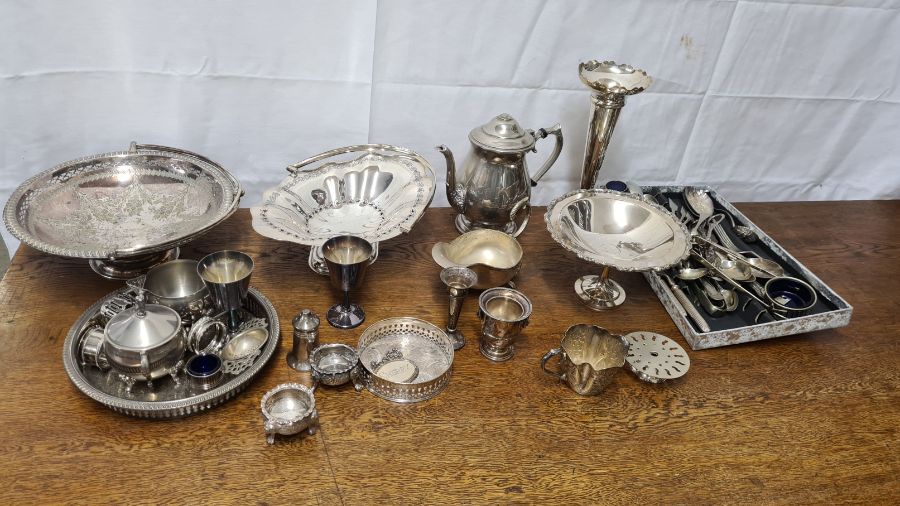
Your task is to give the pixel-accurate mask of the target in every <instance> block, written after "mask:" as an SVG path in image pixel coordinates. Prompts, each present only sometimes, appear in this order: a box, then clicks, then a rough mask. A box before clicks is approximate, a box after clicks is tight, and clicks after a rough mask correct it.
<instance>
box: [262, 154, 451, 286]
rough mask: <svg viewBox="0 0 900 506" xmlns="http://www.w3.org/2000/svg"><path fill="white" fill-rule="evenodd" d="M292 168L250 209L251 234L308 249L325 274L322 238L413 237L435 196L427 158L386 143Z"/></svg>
mask: <svg viewBox="0 0 900 506" xmlns="http://www.w3.org/2000/svg"><path fill="white" fill-rule="evenodd" d="M287 170H288V172H290V173H291V174H290V175H289V176H288V177H286V178H285V179H284V180H283V181H282V182H281V183H279V185H278V186H277V187H275V188H272V189H270V190H267V191H266V192H265V193H264V194H263V201H262V204H260V205H259V206H258V207H253V208H251V209H250V213H251V214H252V216H253V221H252V224H253V230H255V231H256V232H257V233H258V234H260V235H263V236H266V237H270V238H272V239H276V240H279V241H289V242H294V243H297V244H303V245H306V246H311V247H312V248H311V251H310V266H311V267H313V269H314V270H315V271H317V272H319V273H322V274H327V272H328V271H327V268H326V267H325V265H324V261H323V260H322V256H321V251H316V250H317V249H319V247H320V246H322V244H323V243H324V242H325V241H327V240H328V239H330V238H332V237H335V236H338V235H354V236H357V237H362V238H363V239H365V240H367V241H369V242H371V243H377V242H379V241H384V240H387V239H391V238H393V237H396V236H398V235H400V234H403V233H406V232H409V231H410V230H411V229H412V227H413V225H415V224H416V222H417V221H418V220H419V218H421V216H422V213H423V212H424V211H425V208H427V207H428V204H430V203H431V199H432V197H433V196H434V186H435V185H434V171H433V170H432V168H431V165H430V164H429V163H428V161H427V160H425V159H424V158H422V157H421V156H420V155H418V154H417V153H415V152H413V151H410V150H409V149H405V148H399V147H395V146H388V145H384V144H364V145H359V146H347V147H344V148H338V149H333V150H331V151H326V152H325V153H321V154H318V155H316V156H313V157H311V158H308V159H306V160H303V161H302V162H298V163H295V164H293V165H290V166H288V168H287ZM376 251H377V250H376ZM375 255H377V253H375Z"/></svg>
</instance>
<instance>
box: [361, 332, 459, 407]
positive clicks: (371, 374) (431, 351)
mask: <svg viewBox="0 0 900 506" xmlns="http://www.w3.org/2000/svg"><path fill="white" fill-rule="evenodd" d="M357 350H358V352H359V362H360V364H362V369H361V370H360V377H359V381H360V383H359V384H358V385H357V388H358V389H361V388H362V387H365V388H367V389H368V390H369V391H370V392H372V393H373V394H375V395H377V396H378V397H381V398H382V399H387V400H389V401H394V402H401V403H411V402H420V401H425V400H428V399H431V398H432V397H434V396H436V395H437V394H439V393H441V391H442V390H444V388H446V387H447V385H448V384H449V383H450V374H451V371H452V370H453V343H452V342H451V341H450V338H449V337H447V334H446V333H444V331H443V330H441V329H439V328H438V327H436V326H434V325H432V324H430V323H428V322H426V321H423V320H420V319H418V318H410V317H403V318H388V319H386V320H381V321H379V322H375V323H373V324H372V325H370V326H369V327H368V328H367V329H366V330H365V331H364V332H363V333H362V335H360V336H359V346H358V348H357Z"/></svg>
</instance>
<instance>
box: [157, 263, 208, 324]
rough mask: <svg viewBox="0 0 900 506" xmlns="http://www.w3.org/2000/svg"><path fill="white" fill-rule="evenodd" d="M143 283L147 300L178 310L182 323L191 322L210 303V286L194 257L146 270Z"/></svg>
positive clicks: (202, 313) (204, 310)
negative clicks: (205, 281)
mask: <svg viewBox="0 0 900 506" xmlns="http://www.w3.org/2000/svg"><path fill="white" fill-rule="evenodd" d="M142 286H143V287H144V290H146V291H147V300H148V301H149V302H151V303H154V304H162V305H163V306H167V307H170V308H172V309H174V310H175V311H177V312H178V314H179V316H181V320H182V322H183V323H187V324H189V323H192V322H194V321H196V320H197V319H198V318H200V317H201V316H203V315H204V314H207V313H208V312H209V310H210V309H211V306H212V298H211V296H210V294H209V289H207V288H206V284H205V283H204V282H203V278H201V277H200V275H199V274H197V261H196V260H172V261H170V262H166V263H163V264H160V265H157V266H155V267H153V268H152V269H150V270H149V271H147V274H146V278H144V280H143V283H142Z"/></svg>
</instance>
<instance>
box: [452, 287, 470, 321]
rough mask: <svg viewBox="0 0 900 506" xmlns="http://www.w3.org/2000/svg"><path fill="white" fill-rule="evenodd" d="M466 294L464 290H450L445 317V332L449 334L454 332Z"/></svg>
mask: <svg viewBox="0 0 900 506" xmlns="http://www.w3.org/2000/svg"><path fill="white" fill-rule="evenodd" d="M466 292H468V290H466V289H459V288H453V287H451V288H450V311H449V315H448V317H447V330H448V331H450V332H454V331H456V325H457V324H458V323H459V315H460V312H461V311H462V305H463V301H464V300H465V299H466Z"/></svg>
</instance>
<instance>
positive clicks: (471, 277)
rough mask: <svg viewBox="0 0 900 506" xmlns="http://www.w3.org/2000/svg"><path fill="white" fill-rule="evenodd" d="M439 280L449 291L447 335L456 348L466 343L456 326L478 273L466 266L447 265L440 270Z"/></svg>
mask: <svg viewBox="0 0 900 506" xmlns="http://www.w3.org/2000/svg"><path fill="white" fill-rule="evenodd" d="M441 281H443V282H444V284H445V285H447V288H448V289H449V291H450V312H449V315H448V316H447V335H448V336H449V337H450V341H452V342H453V349H454V350H458V349H460V348H462V347H463V346H465V345H466V337H465V336H464V335H463V333H462V331H461V330H459V329H458V328H456V325H457V323H459V314H460V311H462V305H463V301H464V300H465V298H466V294H467V293H469V288H472V287H473V286H475V284H476V283H478V275H477V274H475V271H473V270H472V269H469V268H468V267H447V268H445V269H444V270H442V271H441Z"/></svg>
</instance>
